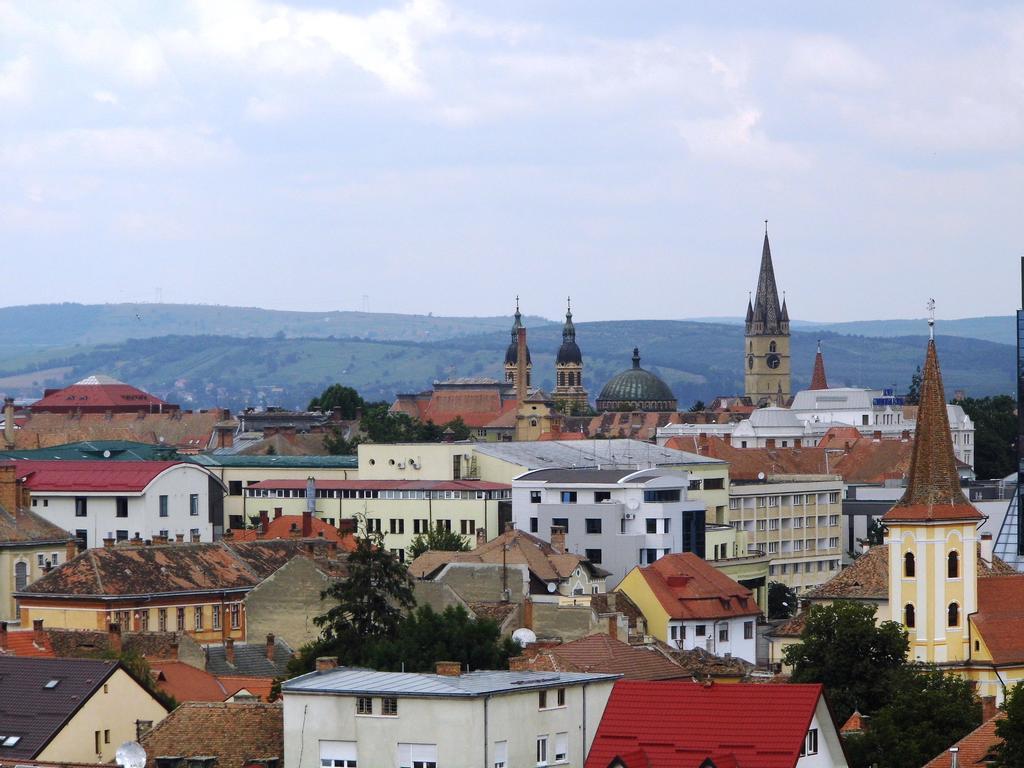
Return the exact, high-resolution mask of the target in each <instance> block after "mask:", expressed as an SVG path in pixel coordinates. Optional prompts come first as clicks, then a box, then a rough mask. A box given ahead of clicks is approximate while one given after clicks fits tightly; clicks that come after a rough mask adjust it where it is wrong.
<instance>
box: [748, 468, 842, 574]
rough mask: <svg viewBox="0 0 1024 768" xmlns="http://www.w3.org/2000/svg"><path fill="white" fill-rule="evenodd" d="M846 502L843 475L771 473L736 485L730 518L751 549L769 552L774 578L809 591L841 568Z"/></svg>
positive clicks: (769, 568)
mask: <svg viewBox="0 0 1024 768" xmlns="http://www.w3.org/2000/svg"><path fill="white" fill-rule="evenodd" d="M842 504H843V481H842V479H841V478H839V477H837V476H828V475H816V476H810V475H807V476H785V475H776V476H769V477H768V478H767V479H766V481H765V482H757V483H749V484H748V483H733V484H732V485H731V487H730V491H729V522H730V523H731V524H732V525H733V527H734V528H736V530H738V531H744V532H745V533H746V535H747V547H748V548H749V549H751V550H756V551H762V552H765V553H766V554H767V556H768V560H769V566H768V579H769V581H781V582H782V583H784V584H787V585H788V586H790V587H792V588H793V589H794V590H796V591H797V592H804V591H807V590H810V589H814V588H815V587H817V586H818V585H820V584H823V583H824V582H826V581H828V580H829V579H830V578H831V577H832V576H834V575H835V572H836V571H838V570H839V567H840V560H841V559H842V541H841V539H842V533H841V531H842V527H841V525H840V523H841V521H842V513H843V509H842Z"/></svg>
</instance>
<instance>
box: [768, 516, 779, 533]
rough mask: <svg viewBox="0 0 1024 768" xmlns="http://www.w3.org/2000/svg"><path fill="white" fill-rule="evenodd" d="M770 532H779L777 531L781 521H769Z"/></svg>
mask: <svg viewBox="0 0 1024 768" xmlns="http://www.w3.org/2000/svg"><path fill="white" fill-rule="evenodd" d="M768 530H769V531H777V530H779V521H778V519H775V518H773V519H772V520H769V521H768Z"/></svg>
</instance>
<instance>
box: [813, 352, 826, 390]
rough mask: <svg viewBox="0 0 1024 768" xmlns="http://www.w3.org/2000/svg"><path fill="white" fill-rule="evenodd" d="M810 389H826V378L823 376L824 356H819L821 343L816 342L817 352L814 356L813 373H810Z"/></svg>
mask: <svg viewBox="0 0 1024 768" xmlns="http://www.w3.org/2000/svg"><path fill="white" fill-rule="evenodd" d="M810 388H811V389H828V380H827V379H826V378H825V358H823V357H822V356H821V343H820V342H819V344H818V353H817V354H816V355H815V356H814V373H812V374H811V386H810Z"/></svg>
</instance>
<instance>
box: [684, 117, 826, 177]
mask: <svg viewBox="0 0 1024 768" xmlns="http://www.w3.org/2000/svg"><path fill="white" fill-rule="evenodd" d="M678 129H679V134H680V135H681V136H682V138H683V140H684V141H685V142H686V145H687V146H688V147H689V149H690V152H691V153H692V154H693V155H694V156H695V157H697V158H699V159H703V160H714V161H724V162H728V163H732V164H736V165H742V166H748V167H754V168H789V169H795V170H801V169H804V168H806V167H808V165H809V164H810V158H809V157H808V156H807V155H806V154H805V153H804V152H802V151H801V150H799V149H798V148H797V147H795V146H793V145H790V144H786V143H784V142H778V141H773V140H772V139H770V138H769V137H768V135H767V134H766V133H765V131H764V129H763V128H762V127H761V112H760V111H759V110H757V109H755V108H753V107H746V108H743V109H739V110H737V111H736V112H734V113H733V114H730V115H727V116H725V117H714V118H701V119H696V120H681V121H679V123H678Z"/></svg>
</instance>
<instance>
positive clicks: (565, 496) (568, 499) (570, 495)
mask: <svg viewBox="0 0 1024 768" xmlns="http://www.w3.org/2000/svg"><path fill="white" fill-rule="evenodd" d="M562 503H563V504H575V503H576V491H562Z"/></svg>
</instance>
